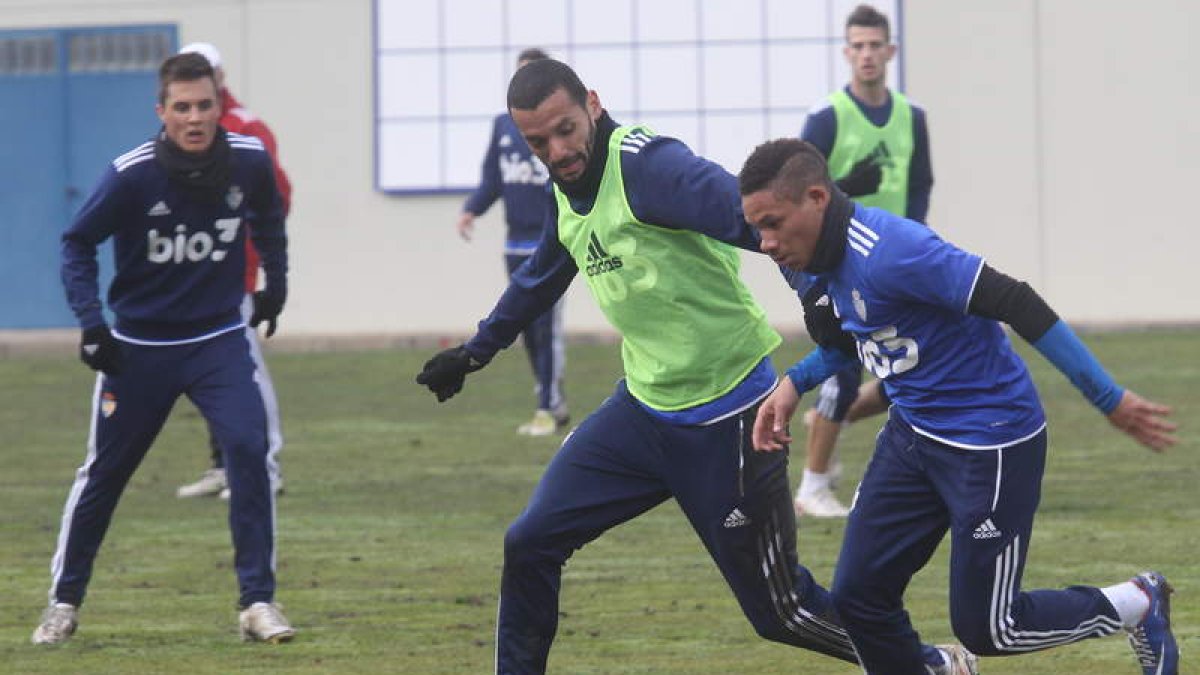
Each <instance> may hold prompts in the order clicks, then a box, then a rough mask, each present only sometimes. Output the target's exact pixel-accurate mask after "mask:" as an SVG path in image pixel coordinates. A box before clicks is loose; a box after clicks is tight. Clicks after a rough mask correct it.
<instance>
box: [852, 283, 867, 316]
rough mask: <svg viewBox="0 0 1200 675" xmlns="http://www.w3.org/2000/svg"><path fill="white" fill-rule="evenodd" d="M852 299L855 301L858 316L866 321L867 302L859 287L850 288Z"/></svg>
mask: <svg viewBox="0 0 1200 675" xmlns="http://www.w3.org/2000/svg"><path fill="white" fill-rule="evenodd" d="M850 299H851V300H853V301H854V311H855V312H858V318H860V319H862V320H863V321H866V320H867V303H866V301H865V300H863V299H862V293H859V292H858V289H857V288H852V289H850Z"/></svg>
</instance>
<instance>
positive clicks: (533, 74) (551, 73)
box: [508, 59, 588, 110]
mask: <svg viewBox="0 0 1200 675" xmlns="http://www.w3.org/2000/svg"><path fill="white" fill-rule="evenodd" d="M559 89H564V90H566V92H567V95H568V96H570V97H571V99H572V100H574V101H575V102H576V103H578V104H579V105H580V107H584V108H586V107H587V96H588V90H587V87H585V86H583V82H581V81H580V79H579V76H578V75H576V74H575V71H574V70H571V66H568V65H567V64H565V63H563V62H562V61H555V60H554V59H540V60H538V61H532V62H530V63H528V64H526V65H525V67H523V68H518V69H517V72H516V73H515V74H514V75H513V77H512V80H511V81H509V83H508V109H509V110H533V109H534V108H536V107H538V106H539V105H541V104H542V101H545V100H546V99H548V98H550V95H551V94H553V93H554V92H556V91H558V90H559Z"/></svg>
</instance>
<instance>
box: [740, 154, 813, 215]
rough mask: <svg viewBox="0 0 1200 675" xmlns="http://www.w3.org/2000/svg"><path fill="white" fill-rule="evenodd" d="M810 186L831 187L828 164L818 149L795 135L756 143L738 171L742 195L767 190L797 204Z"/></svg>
mask: <svg viewBox="0 0 1200 675" xmlns="http://www.w3.org/2000/svg"><path fill="white" fill-rule="evenodd" d="M813 185H823V186H825V187H826V188H828V189H829V190H831V191H832V190H833V181H832V180H831V179H830V178H829V166H828V165H827V164H826V162H825V157H824V156H823V155H822V154H821V151H819V150H817V149H816V147H814V146H813V145H812V144H811V143H808V142H806V141H801V140H799V139H796V138H780V139H777V140H774V141H767V142H766V143H763V144H762V145H759V146H758V147H757V148H755V149H754V152H752V153H750V156H749V157H747V158H746V163H745V164H744V165H742V170H741V173H739V174H738V191H739V192H741V194H742V196H745V195H749V194H753V193H755V192H759V191H761V190H767V189H769V190H771V191H772V192H773V193H775V194H777V195H779V196H780V197H782V198H785V199H787V200H789V201H793V202H797V203H798V202H799V201H800V200H801V198H802V196H803V195H804V191H805V189H807V188H809V187H811V186H813Z"/></svg>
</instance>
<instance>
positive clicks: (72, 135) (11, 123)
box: [0, 26, 176, 328]
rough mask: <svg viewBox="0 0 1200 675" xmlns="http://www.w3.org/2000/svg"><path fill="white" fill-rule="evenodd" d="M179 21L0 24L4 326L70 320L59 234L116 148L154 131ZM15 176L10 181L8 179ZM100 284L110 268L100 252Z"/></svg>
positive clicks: (0, 295)
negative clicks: (3, 27)
mask: <svg viewBox="0 0 1200 675" xmlns="http://www.w3.org/2000/svg"><path fill="white" fill-rule="evenodd" d="M175 46H176V34H175V28H174V27H173V26H131V27H121V28H86V29H61V30H43V31H9V32H0V123H2V124H3V125H4V126H2V127H0V128H3V129H6V130H8V135H9V138H10V139H11V140H12V142H11V144H10V145H9V148H6V149H5V151H3V152H0V205H3V212H4V213H6V214H9V215H10V216H11V220H10V221H9V222H7V223H5V224H4V226H3V227H2V228H0V230H2V234H0V328H47V327H70V326H74V325H75V319H74V317H73V316H72V315H71V312H70V309H69V308H68V307H67V304H66V300H65V296H64V293H63V290H62V283H61V282H60V280H59V238H60V235H61V233H62V231H63V229H64V228H65V227H66V226H67V225H68V224H69V222H70V220H71V218H72V217H73V216H74V214H75V212H76V211H77V210H78V209H79V207H80V205H82V203H83V201H84V200H85V199H87V197H88V195H89V194H90V193H91V191H92V189H93V188H94V186H95V184H96V182H97V180H99V178H100V176H101V175H102V174H103V172H104V170H105V167H107V165H108V163H109V162H111V161H112V160H113V158H115V157H116V156H117V155H120V154H121V153H122V152H124V151H126V150H129V149H131V148H132V147H133V146H135V145H137V144H138V143H140V142H142V141H144V140H146V139H147V138H149V137H150V136H152V135H153V134H154V132H155V130H156V129H157V128H158V124H159V122H158V119H157V117H156V116H155V114H154V104H155V102H156V97H157V87H158V77H157V69H158V65H159V64H160V63H161V62H162V60H163V59H164V58H166V56H168V55H169V54H171V53H173V52H174V50H175ZM10 178H11V180H10ZM99 260H100V267H101V273H100V279H101V288H102V289H106V288H107V286H108V281H109V279H111V276H112V273H111V269H112V254H111V250H110V246H109V245H107V244H106V245H104V246H103V247H101V250H100V253H99Z"/></svg>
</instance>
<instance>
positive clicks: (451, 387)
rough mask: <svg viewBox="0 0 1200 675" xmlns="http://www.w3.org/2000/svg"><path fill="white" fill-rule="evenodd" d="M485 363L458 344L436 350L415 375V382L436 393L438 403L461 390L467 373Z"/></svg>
mask: <svg viewBox="0 0 1200 675" xmlns="http://www.w3.org/2000/svg"><path fill="white" fill-rule="evenodd" d="M486 365H487V362H485V361H480V360H479V359H476V358H475V357H474V356H471V353H470V352H468V351H467V348H466V347H464V346H462V345H459V346H457V347H451V348H450V349H446V350H443V351H440V352H438V353H437V354H436V355H434V357H433V358H432V359H429V360H428V361H426V362H425V367H424V368H422V369H421V373H420V374H419V375H417V384H423V385H425V386H426V387H429V391H432V392H433V393H434V394H435V395H437V400H438V403H441V402H442V401H445V400H446V399H448V398H450V397H451V396H454V395H455V394H457V393H458V392H460V391H462V388H463V382H464V381H465V380H466V379H467V373H473V372H475V371H477V370H479V369H480V368H483V367H484V366H486Z"/></svg>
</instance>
